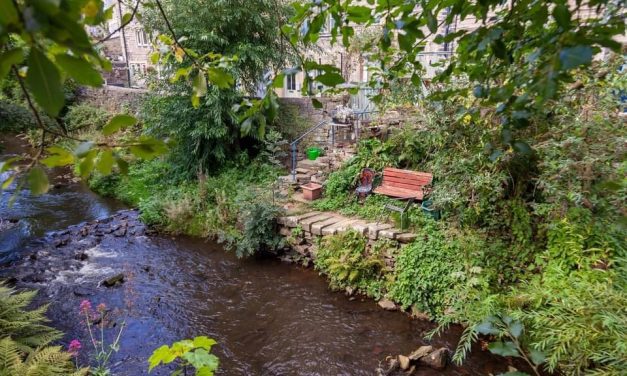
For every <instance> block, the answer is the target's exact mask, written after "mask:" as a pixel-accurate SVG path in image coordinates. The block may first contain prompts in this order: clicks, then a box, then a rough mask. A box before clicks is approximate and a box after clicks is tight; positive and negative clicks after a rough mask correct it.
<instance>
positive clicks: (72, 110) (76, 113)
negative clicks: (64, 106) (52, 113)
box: [63, 104, 110, 132]
mask: <svg viewBox="0 0 627 376" xmlns="http://www.w3.org/2000/svg"><path fill="white" fill-rule="evenodd" d="M109 117H110V115H109V113H108V112H107V111H105V110H103V109H101V108H98V107H93V106H90V105H88V104H77V105H73V106H70V107H68V111H67V113H66V114H65V116H64V117H63V120H64V121H65V126H66V127H67V130H68V131H70V132H76V131H79V130H80V131H85V130H100V129H102V127H104V125H105V124H106V123H107V121H108V120H109Z"/></svg>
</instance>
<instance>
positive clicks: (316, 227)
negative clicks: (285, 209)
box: [311, 216, 345, 235]
mask: <svg viewBox="0 0 627 376" xmlns="http://www.w3.org/2000/svg"><path fill="white" fill-rule="evenodd" d="M344 219H345V218H343V217H335V216H334V217H331V218H329V219H327V220H326V221H322V222H317V223H314V224H312V225H311V233H312V234H314V235H322V230H323V229H324V228H325V227H328V226H331V225H333V224H336V223H338V222H341V221H343V220H344Z"/></svg>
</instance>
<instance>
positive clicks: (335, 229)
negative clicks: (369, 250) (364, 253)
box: [278, 211, 416, 243]
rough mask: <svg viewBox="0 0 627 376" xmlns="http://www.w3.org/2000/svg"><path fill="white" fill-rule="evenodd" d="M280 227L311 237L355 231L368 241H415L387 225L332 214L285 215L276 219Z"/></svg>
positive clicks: (413, 236) (410, 236) (414, 236)
mask: <svg viewBox="0 0 627 376" xmlns="http://www.w3.org/2000/svg"><path fill="white" fill-rule="evenodd" d="M278 222H279V224H280V225H281V226H283V227H284V228H285V229H287V230H286V231H284V232H286V233H289V232H290V231H291V230H292V229H294V228H296V227H300V228H301V229H302V231H304V232H305V233H309V234H311V235H319V236H328V235H335V234H339V233H342V232H346V231H350V230H352V231H356V232H358V233H360V234H362V235H364V236H365V237H367V238H368V239H370V240H377V239H391V240H397V241H398V242H400V243H409V242H411V241H413V240H414V239H416V234H412V233H409V232H405V231H402V230H399V229H397V228H394V226H393V225H391V224H389V223H382V222H369V221H364V220H361V219H356V218H349V217H345V216H343V215H340V214H337V213H333V212H320V211H311V212H307V213H304V214H298V215H296V214H294V215H289V214H288V215H287V216H285V217H281V218H279V219H278Z"/></svg>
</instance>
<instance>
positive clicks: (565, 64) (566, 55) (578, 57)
mask: <svg viewBox="0 0 627 376" xmlns="http://www.w3.org/2000/svg"><path fill="white" fill-rule="evenodd" d="M591 61H592V47H590V46H583V45H579V46H575V47H567V48H562V50H561V51H560V62H561V68H562V70H569V69H573V68H576V67H578V66H581V65H587V64H590V62H591Z"/></svg>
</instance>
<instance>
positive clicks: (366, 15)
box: [346, 5, 372, 23]
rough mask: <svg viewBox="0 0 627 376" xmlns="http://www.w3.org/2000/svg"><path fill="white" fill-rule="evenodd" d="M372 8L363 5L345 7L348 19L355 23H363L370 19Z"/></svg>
mask: <svg viewBox="0 0 627 376" xmlns="http://www.w3.org/2000/svg"><path fill="white" fill-rule="evenodd" d="M371 11H372V9H371V8H370V7H366V6H363V5H355V6H349V7H348V8H347V9H346V13H347V18H348V20H349V21H352V22H356V23H364V22H368V21H369V20H370V12H371Z"/></svg>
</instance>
